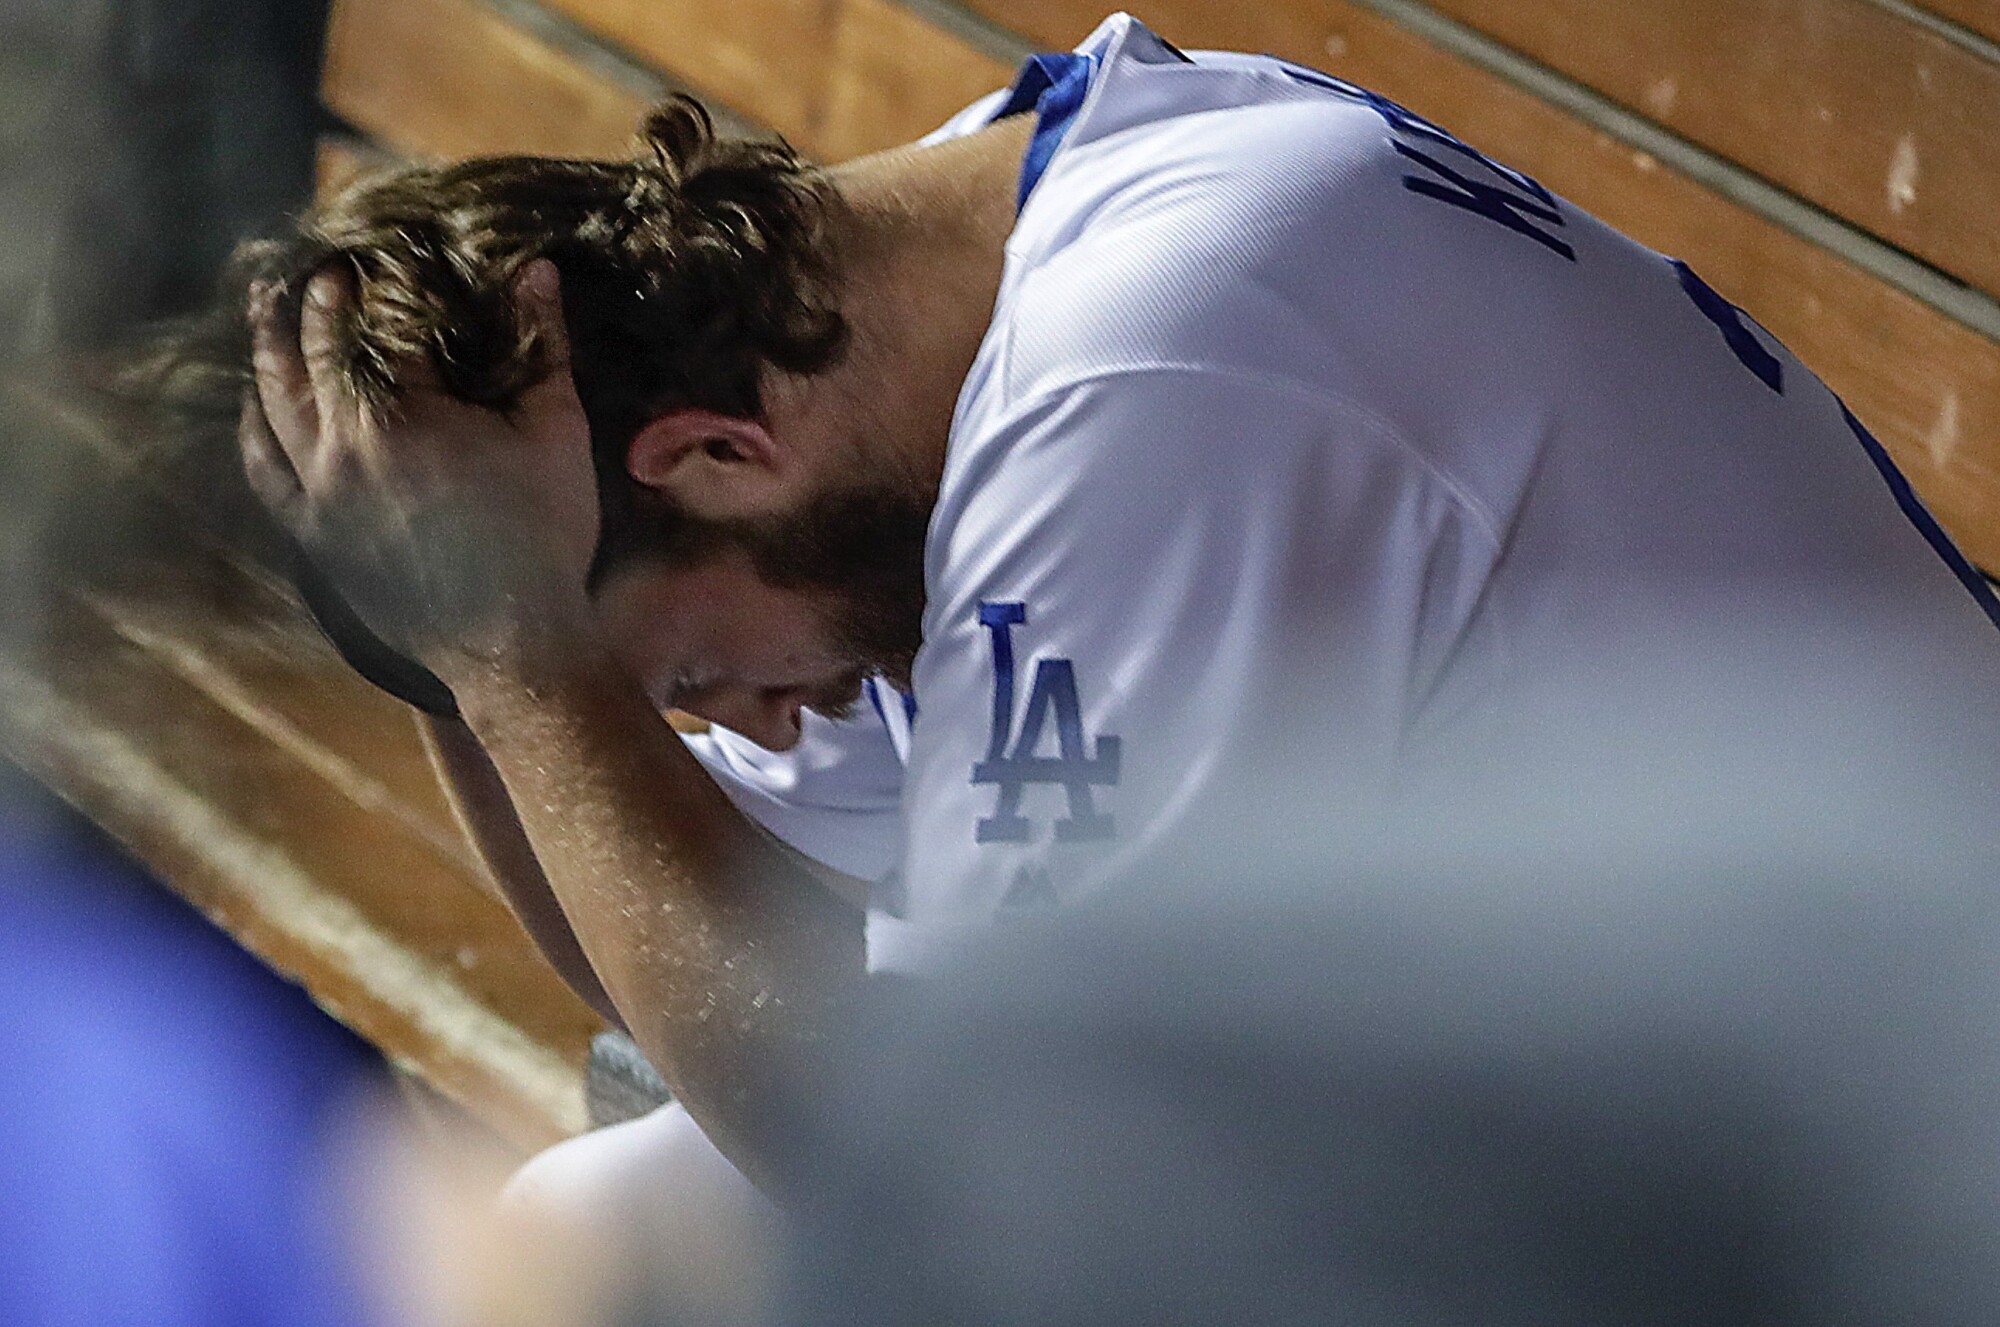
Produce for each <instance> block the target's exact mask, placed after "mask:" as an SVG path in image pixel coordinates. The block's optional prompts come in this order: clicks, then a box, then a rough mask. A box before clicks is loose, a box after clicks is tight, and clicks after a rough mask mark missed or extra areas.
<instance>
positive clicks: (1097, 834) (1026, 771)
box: [972, 603, 1119, 843]
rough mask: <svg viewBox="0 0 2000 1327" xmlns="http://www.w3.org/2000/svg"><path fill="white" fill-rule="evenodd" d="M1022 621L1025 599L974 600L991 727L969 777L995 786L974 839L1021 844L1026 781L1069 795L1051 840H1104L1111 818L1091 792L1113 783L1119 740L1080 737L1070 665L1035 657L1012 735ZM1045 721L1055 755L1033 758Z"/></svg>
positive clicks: (1026, 826)
mask: <svg viewBox="0 0 2000 1327" xmlns="http://www.w3.org/2000/svg"><path fill="white" fill-rule="evenodd" d="M1027 620H1028V610H1027V607H1026V605H1024V604H1020V603H982V604H980V605H979V625H980V626H982V627H984V628H986V631H987V634H988V636H989V638H990V640H991V643H992V646H993V731H992V734H991V736H990V737H989V739H988V741H987V745H986V758H985V759H984V760H981V761H979V762H978V763H977V764H975V765H974V766H973V767H972V781H973V783H975V784H985V783H990V784H994V785H996V786H997V787H998V788H999V789H1000V797H999V803H998V805H997V806H996V807H995V808H994V812H993V814H992V815H990V816H986V817H983V818H982V819H980V821H979V822H978V824H976V825H975V826H974V827H973V840H974V841H975V842H977V843H1025V842H1027V841H1028V839H1029V837H1030V835H1031V833H1032V826H1031V824H1030V823H1029V821H1028V819H1027V817H1025V816H1023V815H1022V814H1021V794H1022V793H1023V792H1024V791H1026V789H1027V787H1028V785H1029V784H1031V783H1049V784H1060V785H1061V786H1062V789H1063V791H1064V792H1065V793H1066V794H1067V795H1068V798H1069V815H1068V817H1067V818H1066V819H1062V820H1058V821H1056V824H1055V831H1056V838H1057V840H1058V841H1060V842H1064V843H1079V842H1085V841H1088V840H1093V839H1108V838H1110V837H1111V836H1112V832H1113V821H1112V817H1111V816H1110V815H1107V814H1102V813H1100V812H1099V811H1098V810H1097V804H1096V801H1095V799H1094V798H1093V797H1092V794H1091V789H1092V788H1093V787H1115V786H1116V785H1117V783H1118V755H1119V744H1118V739H1117V738H1116V737H1110V736H1100V737H1097V738H1095V739H1094V740H1091V741H1088V742H1086V739H1085V736H1084V731H1083V704H1082V702H1081V700H1080V699H1079V698H1078V696H1077V690H1076V667H1075V665H1074V664H1073V663H1071V661H1070V660H1068V659H1042V660H1039V661H1037V663H1036V664H1035V681H1034V685H1033V686H1032V687H1031V688H1030V689H1029V691H1028V708H1027V713H1026V714H1025V715H1024V716H1023V718H1022V720H1021V731H1020V733H1019V735H1018V736H1016V735H1015V734H1014V732H1013V723H1014V628H1015V627H1017V626H1020V625H1021V624H1022V623H1024V622H1026V621H1027ZM1051 720H1053V721H1054V722H1055V729H1056V754H1055V755H1053V756H1038V755H1036V754H1035V748H1036V747H1038V746H1040V745H1041V741H1042V735H1043V732H1044V730H1045V729H1046V728H1047V727H1048V725H1049V722H1050V721H1051ZM1010 747H1011V749H1010Z"/></svg>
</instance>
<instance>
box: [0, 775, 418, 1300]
mask: <svg viewBox="0 0 2000 1327" xmlns="http://www.w3.org/2000/svg"><path fill="white" fill-rule="evenodd" d="M5 777H6V778H7V779H8V780H10V781H11V780H12V778H13V777H14V776H13V775H12V774H11V772H8V773H7V774H6V775H5ZM0 1045H4V1046H5V1047H6V1064H5V1070H4V1072H0V1190H4V1192H5V1193H6V1195H7V1201H6V1205H5V1209H4V1214H0V1322H5V1323H7V1324H8V1327H85V1325H86V1324H89V1325H95V1324H110V1323H144V1324H147V1327H180V1325H181V1324H185V1325H186V1327H232V1325H233V1324H239V1323H240V1324H244V1325H245V1327H249V1325H250V1324H257V1325H259V1327H264V1325H266V1324H268V1325H270V1327H352V1325H354V1324H360V1323H364V1322H370V1321H374V1320H375V1318H374V1316H373V1315H372V1314H371V1313H369V1312H368V1311H366V1309H365V1306H364V1297H363V1295H362V1293H361V1292H360V1289H359V1282H358V1278H357V1275H356V1267H355V1265H354V1264H353V1262H352V1260H351V1258H350V1256H349V1248H348V1241H349V1239H350V1238H351V1236H352V1232H351V1231H350V1230H348V1229H347V1228H346V1223H345V1218H346V1211H347V1209H346V1206H345V1203H344V1202H343V1201H342V1196H341V1193H340V1188H339V1183H338V1181H339V1176H338V1175H337V1174H336V1173H335V1163H336V1161H337V1157H336V1156H335V1155H334V1151H335V1146H336V1144H337V1142H338V1141H339V1140H338V1138H337V1136H336V1135H337V1134H338V1132H339V1130H340V1128H341V1126H342V1125H343V1123H344V1112H345V1111H346V1110H347V1109H348V1108H349V1107H351V1106H352V1105H353V1104H354V1098H355V1097H356V1096H357V1095H358V1094H359V1093H361V1092H362V1091H363V1090H364V1089H366V1088H368V1087H370V1086H371V1085H379V1083H380V1075H381V1070H380V1062H379V1061H378V1060H377V1059H376V1058H375V1056H374V1055H373V1054H372V1052H370V1051H369V1049H368V1048H367V1047H366V1046H365V1045H364V1044H363V1043H361V1042H360V1041H358V1040H357V1039H356V1038H354V1037H353V1036H351V1035H350V1034H348V1033H347V1032H346V1031H345V1030H344V1029H342V1028H340V1027H339V1026H338V1025H337V1024H335V1023H334V1022H332V1020H330V1019H328V1018H327V1017H326V1016H325V1015H323V1014H321V1013H320V1012H319V1011H318V1010H316V1009H314V1008H313V1007H312V1005H311V1004H310V1003H309V1002H308V1001H307V999H306V997H305V995H304V993H303V992H301V991H299V990H298V989H297V988H295V987H292V986H289V985H287V984H286V983H284V982H283V981H281V980H280V979H278V978H277V977H275V976H274V975H272V974H271V972H270V971H269V970H267V969H265V968H264V967H263V966H262V965H260V964H259V963H257V961H256V960H255V959H253V958H251V957H250V956H249V955H248V954H245V953H244V952H243V951H241V950H240V949H238V948H236V947H235V945H233V944H232V943H231V942H230V941H229V938H228V937H227V936H225V935H223V934H222V933H221V932H219V931H216V930H214V929H212V928H211V927H209V926H208V925H207V924H205V923H204V922H202V921H201V919H200V918H199V917H197V916H195V915H194V914H193V913H192V912H191V911H189V910H188V909H187V908H186V906H185V905H183V904H182V903H180V902H179V901H178V900H176V899H173V898H172V897H171V896H169V895H168V894H166V893H165V892H164V891H162V890H160V889H159V888H158V886H156V885H154V884H152V883H151V882H150V881H147V880H145V879H144V878H143V877H142V876H140V875H139V874H138V872H137V871H136V870H135V869H134V868H132V867H131V866H130V865H128V864H126V863H124V862H122V861H120V860H119V859H118V858H117V857H116V856H115V855H114V854H113V853H112V852H111V851H110V850H109V849H108V848H107V847H106V846H105V845H104V844H103V842H102V841H101V840H99V839H97V838H96V837H95V836H94V835H92V834H88V833H87V832H85V831H84V830H83V829H82V828H81V827H80V826H78V825H77V824H76V823H74V822H72V821H69V820H68V819H67V818H64V819H62V820H58V821H55V822H52V823H43V824H34V823H31V822H29V821H28V820H27V819H26V818H25V817H23V816H22V815H20V814H19V813H18V811H17V812H16V814H14V815H13V816H11V817H8V818H5V819H0Z"/></svg>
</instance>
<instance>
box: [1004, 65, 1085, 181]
mask: <svg viewBox="0 0 2000 1327" xmlns="http://www.w3.org/2000/svg"><path fill="white" fill-rule="evenodd" d="M1096 68H1097V60H1096V58H1095V57H1093V56H1088V55H1077V54H1075V53H1074V52H1070V53H1065V54H1061V55H1031V56H1029V57H1028V59H1027V60H1026V61H1024V62H1023V63H1022V65H1021V72H1020V73H1019V74H1017V75H1016V76H1015V78H1014V86H1012V87H1011V88H1009V89H1007V99H1006V100H1005V101H1004V102H1002V103H1001V104H1000V109H999V111H998V112H997V113H996V114H995V115H994V116H993V118H994V119H995V120H1004V119H1006V118H1007V117H1008V116H1010V115H1020V114H1022V113H1023V112H1025V111H1028V110H1030V109H1032V110H1033V111H1034V112H1035V115H1036V117H1037V118H1038V120H1039V121H1040V123H1038V124H1037V125H1036V126H1035V136H1034V137H1033V138H1031V139H1029V140H1028V151H1027V153H1026V155H1024V156H1023V157H1022V158H1021V186H1020V189H1019V190H1018V191H1017V192H1016V194H1015V196H1014V210H1015V211H1017V212H1018V211H1020V210H1021V209H1022V208H1024V207H1026V206H1027V205H1028V195H1029V194H1031V193H1033V192H1034V191H1035V186H1036V185H1037V184H1040V183H1041V180H1042V173H1043V172H1044V171H1046V170H1047V169H1048V168H1049V159H1050V158H1051V157H1053V156H1055V154H1056V149H1057V148H1059V147H1061V146H1062V141H1063V137H1064V135H1066V134H1068V133H1069V127H1070V125H1071V124H1072V123H1073V122H1074V121H1075V120H1076V113H1077V112H1078V111H1080V110H1082V109H1083V99H1084V98H1085V97H1086V96H1088V95H1089V93H1090V77H1091V75H1092V74H1093V73H1094V72H1095V71H1096Z"/></svg>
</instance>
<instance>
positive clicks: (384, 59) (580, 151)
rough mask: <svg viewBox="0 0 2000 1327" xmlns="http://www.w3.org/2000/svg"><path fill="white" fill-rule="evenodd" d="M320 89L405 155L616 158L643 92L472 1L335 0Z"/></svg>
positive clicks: (627, 142)
mask: <svg viewBox="0 0 2000 1327" xmlns="http://www.w3.org/2000/svg"><path fill="white" fill-rule="evenodd" d="M321 95H322V97H323V98H324V100H325V101H326V104H327V105H328V107H330V108H331V109H332V110H334V111H335V112H337V113H338V114H340V115H341V116H342V117H343V118H345V119H346V120H347V121H348V123H350V124H352V125H354V126H355V127H356V128H358V129H362V130H364V131H366V132H367V133H369V134H371V135H373V136H374V137H375V138H376V139H378V140H379V141H380V142H382V143H384V144H386V145H388V146H389V147H392V148H394V149H395V150H396V151H398V152H400V153H403V154H404V155H407V156H411V157H422V158H432V159H448V158H454V157H466V156H481V155H492V154H496V153H510V152H524V153H537V154H541V155H547V156H578V157H619V156H625V155H627V154H628V153H629V152H630V151H631V147H632V135H633V131H634V129H635V128H636V127H637V125H638V123H639V120H640V117H641V116H643V115H644V114H645V111H646V109H647V106H648V101H647V99H646V98H645V97H643V96H641V95H639V94H638V93H636V92H634V91H632V90H631V89H629V88H625V87H621V86H619V85H618V84H616V83H614V82H612V81H611V80H608V79H605V78H602V77H600V76H599V75H598V74H597V73H596V72H595V71H593V70H591V69H588V68H586V67H585V66H584V65H583V64H582V63H580V62H579V61H577V60H576V59H574V58H572V57H571V56H569V55H567V54H565V53H563V52H561V51H558V50H556V49H555V48H554V47H552V46H550V45H548V44H547V43H545V42H542V41H540V40H538V39H537V38H536V37H534V36H533V35H532V34H530V33H527V32H525V31H524V30H522V29H521V28H519V27H517V26H516V25H514V24H512V23H509V22H507V21H506V19H504V18H502V17H501V16H500V15H498V14H496V13H495V12H494V11H493V10H491V9H489V8H488V7H487V6H485V5H483V4H481V3H479V2H478V0H335V4H334V7H333V15H332V19H331V22H330V25H329V27H328V31H327V48H326V72H325V76H324V79H323V81H322V89H321Z"/></svg>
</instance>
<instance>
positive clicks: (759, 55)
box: [389, 0, 840, 155]
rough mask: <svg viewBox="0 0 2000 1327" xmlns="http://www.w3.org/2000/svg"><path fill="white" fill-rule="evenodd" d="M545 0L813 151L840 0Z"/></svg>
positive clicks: (559, 10) (622, 45)
mask: <svg viewBox="0 0 2000 1327" xmlns="http://www.w3.org/2000/svg"><path fill="white" fill-rule="evenodd" d="M389 2H390V3H396V2H397V0H389ZM543 3H544V7H545V8H548V9H550V10H554V11H556V12H558V13H560V14H562V15H564V16H565V17H567V18H570V19H573V20H574V21H575V22H576V23H577V24H578V25H579V26H581V27H584V28H586V29H588V30H590V31H591V32H594V33H596V34H598V35H599V36H601V37H604V38H606V39H607V40H609V41H612V42H615V43H616V44H617V45H619V46H620V47H622V48H624V49H625V50H626V51H628V52H630V53H631V54H632V55H634V56H636V57H637V58H638V59H640V60H642V61H644V62H645V63H647V64H649V65H652V66H653V67H655V68H657V69H660V70H663V71H665V72H666V73H668V74H669V75H670V76H672V77H673V78H675V79H677V80H679V81H681V82H685V83H686V84H687V85H688V86H689V87H691V88H692V89H694V90H695V91H696V92H697V93H699V94H700V95H702V96H704V97H713V98H715V99H716V100H718V101H720V102H722V103H724V104H725V105H727V106H729V107H731V108H733V109H734V110H736V111H737V112H739V113H740V114H742V115H744V116H746V117H748V118H749V119H751V120H754V121H756V122H757V123H759V124H762V125H765V126H767V127H768V128H770V129H772V130H773V131H775V132H777V133H780V134H783V135H784V136H785V137H786V138H788V139H790V140H791V141H792V142H793V143H794V144H796V145H797V146H798V147H799V148H800V149H801V150H803V151H806V152H808V153H813V154H814V155H818V153H817V151H816V148H815V146H814V145H815V144H816V142H817V137H818V134H819V131H820V128H821V124H822V119H823V116H824V113H825V106H826V88H827V73H826V61H827V53H828V52H829V51H830V50H832V49H833V47H834V38H835V34H836V32H837V31H838V28H839V19H840V4H839V2H838V0H543Z"/></svg>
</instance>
